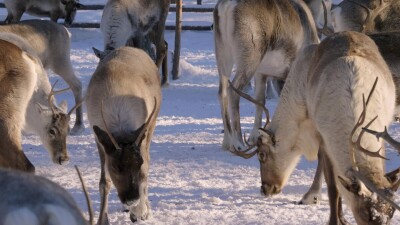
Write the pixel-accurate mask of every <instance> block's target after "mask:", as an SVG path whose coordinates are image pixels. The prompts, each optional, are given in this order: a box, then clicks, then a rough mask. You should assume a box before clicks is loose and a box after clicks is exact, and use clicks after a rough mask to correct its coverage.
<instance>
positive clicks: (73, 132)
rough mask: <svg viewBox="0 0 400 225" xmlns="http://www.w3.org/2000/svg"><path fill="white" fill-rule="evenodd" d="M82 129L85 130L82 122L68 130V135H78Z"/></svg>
mask: <svg viewBox="0 0 400 225" xmlns="http://www.w3.org/2000/svg"><path fill="white" fill-rule="evenodd" d="M83 131H85V126H84V125H83V124H82V125H75V126H74V127H73V128H72V129H71V131H70V132H69V135H72V136H75V135H79V134H82V133H83Z"/></svg>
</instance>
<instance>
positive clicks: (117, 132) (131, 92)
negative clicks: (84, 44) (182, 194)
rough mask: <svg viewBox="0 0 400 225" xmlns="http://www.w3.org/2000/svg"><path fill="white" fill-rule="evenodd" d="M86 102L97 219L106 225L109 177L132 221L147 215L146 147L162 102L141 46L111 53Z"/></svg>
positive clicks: (157, 80) (97, 73) (156, 77)
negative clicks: (95, 156) (97, 165)
mask: <svg viewBox="0 0 400 225" xmlns="http://www.w3.org/2000/svg"><path fill="white" fill-rule="evenodd" d="M86 104H87V111H88V119H89V122H90V125H91V126H92V127H93V130H94V133H95V134H96V143H97V148H98V151H99V155H100V162H101V177H100V183H99V186H100V187H99V189H100V195H101V207H100V217H99V220H98V223H99V224H103V223H104V224H108V216H107V215H108V193H109V192H110V187H111V181H112V182H113V184H114V186H115V187H116V188H117V192H118V196H119V199H120V200H121V202H122V203H123V204H126V205H127V206H128V207H129V208H130V219H131V220H132V222H134V221H136V220H137V219H142V220H145V219H147V218H148V217H149V216H150V213H151V211H150V203H149V200H148V197H147V195H148V194H147V177H148V174H149V160H150V158H149V157H150V156H149V147H150V142H151V138H152V136H153V131H154V128H155V124H156V117H157V115H158V112H159V111H160V104H161V89H160V78H159V75H158V69H157V67H156V66H155V64H154V63H153V62H152V60H151V59H150V57H149V56H148V55H147V54H146V53H145V52H144V51H142V50H140V49H136V48H131V47H122V48H119V49H117V50H115V51H112V52H110V53H109V54H107V56H106V57H105V58H104V59H103V60H101V61H100V63H99V65H98V67H97V69H96V71H95V72H94V74H93V76H92V79H91V80H90V83H89V87H88V89H87V100H86Z"/></svg>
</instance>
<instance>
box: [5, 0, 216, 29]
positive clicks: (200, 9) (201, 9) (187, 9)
mask: <svg viewBox="0 0 400 225" xmlns="http://www.w3.org/2000/svg"><path fill="white" fill-rule="evenodd" d="M173 2H175V1H174V0H171V7H170V9H169V12H170V13H172V12H176V4H175V3H173ZM199 3H200V4H199ZM197 4H198V5H199V6H196V5H187V6H185V1H184V0H183V3H182V12H183V15H182V18H184V17H185V16H184V14H185V13H211V12H212V11H213V10H214V8H213V5H212V6H210V7H207V6H204V5H201V4H202V0H197ZM200 5H201V6H200ZM0 8H5V5H4V3H3V2H0ZM103 8H104V5H102V4H86V5H84V7H82V8H79V9H78V10H79V11H83V10H103ZM78 13H79V12H78ZM3 23H4V21H0V24H3ZM71 28H100V23H99V22H89V21H88V22H75V23H73V24H72V25H71ZM165 29H166V30H175V25H166V26H165ZM182 30H196V31H210V30H212V26H211V23H210V24H209V25H190V24H185V21H183V23H182Z"/></svg>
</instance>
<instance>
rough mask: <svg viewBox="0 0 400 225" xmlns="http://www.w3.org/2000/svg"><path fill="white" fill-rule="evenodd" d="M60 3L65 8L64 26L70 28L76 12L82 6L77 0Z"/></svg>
mask: <svg viewBox="0 0 400 225" xmlns="http://www.w3.org/2000/svg"><path fill="white" fill-rule="evenodd" d="M61 3H62V4H63V5H64V6H65V18H64V25H65V26H66V27H70V26H71V24H72V22H74V19H75V16H76V10H77V9H79V8H81V7H82V6H83V5H82V4H80V3H79V1H78V0H62V1H61Z"/></svg>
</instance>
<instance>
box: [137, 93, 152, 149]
mask: <svg viewBox="0 0 400 225" xmlns="http://www.w3.org/2000/svg"><path fill="white" fill-rule="evenodd" d="M156 108H157V99H156V97H154V108H153V110H152V111H151V113H150V116H149V118H148V119H147V121H146V123H145V124H144V126H143V129H142V130H141V131H140V133H139V135H138V136H137V138H136V141H135V145H136V146H139V145H140V142H141V140H142V138H143V135H144V134H145V133H146V131H147V127H148V126H149V124H150V122H151V121H152V119H153V116H154V113H155V112H156Z"/></svg>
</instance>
